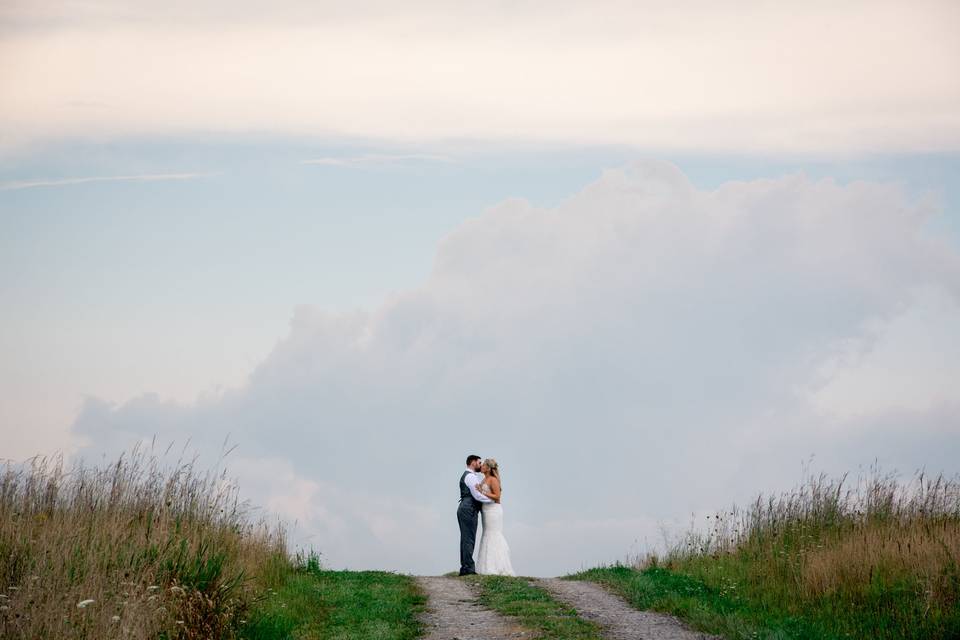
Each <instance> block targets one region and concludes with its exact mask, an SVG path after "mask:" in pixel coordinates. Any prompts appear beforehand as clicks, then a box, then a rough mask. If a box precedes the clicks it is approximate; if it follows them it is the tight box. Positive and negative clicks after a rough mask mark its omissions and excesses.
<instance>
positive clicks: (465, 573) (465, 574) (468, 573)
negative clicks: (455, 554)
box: [460, 570, 477, 577]
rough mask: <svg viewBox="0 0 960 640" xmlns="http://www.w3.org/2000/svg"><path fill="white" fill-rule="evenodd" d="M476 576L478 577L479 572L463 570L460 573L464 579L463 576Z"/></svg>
mask: <svg viewBox="0 0 960 640" xmlns="http://www.w3.org/2000/svg"><path fill="white" fill-rule="evenodd" d="M475 575H477V572H476V571H463V570H461V571H460V576H461V577H463V576H475Z"/></svg>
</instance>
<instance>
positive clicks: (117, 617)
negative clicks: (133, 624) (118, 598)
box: [110, 616, 120, 622]
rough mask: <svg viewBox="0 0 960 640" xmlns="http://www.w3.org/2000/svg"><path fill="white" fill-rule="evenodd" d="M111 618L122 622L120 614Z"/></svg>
mask: <svg viewBox="0 0 960 640" xmlns="http://www.w3.org/2000/svg"><path fill="white" fill-rule="evenodd" d="M110 619H111V620H113V621H114V622H120V616H113V617H112V618H110Z"/></svg>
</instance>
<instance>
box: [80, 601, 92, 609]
mask: <svg viewBox="0 0 960 640" xmlns="http://www.w3.org/2000/svg"><path fill="white" fill-rule="evenodd" d="M94 602H96V601H95V600H81V601H80V602H78V603H77V609H86V608H87V605H91V604H93V603H94Z"/></svg>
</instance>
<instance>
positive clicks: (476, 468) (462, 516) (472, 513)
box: [457, 456, 493, 576]
mask: <svg viewBox="0 0 960 640" xmlns="http://www.w3.org/2000/svg"><path fill="white" fill-rule="evenodd" d="M480 466H481V464H480V456H467V470H466V471H464V472H463V475H462V476H460V506H459V507H458V508H457V522H459V523H460V575H462V576H467V575H471V574H476V573H477V569H476V567H475V566H474V564H473V547H474V546H475V545H476V542H477V514H478V513H480V507H481V504H482V503H484V502H493V500H491V499H490V498H488V497H487V496H485V495H483V494H482V493H480V491H479V490H478V489H477V485H478V484H479V483H480V481H481V480H482V479H483V476H482V475H481V474H480Z"/></svg>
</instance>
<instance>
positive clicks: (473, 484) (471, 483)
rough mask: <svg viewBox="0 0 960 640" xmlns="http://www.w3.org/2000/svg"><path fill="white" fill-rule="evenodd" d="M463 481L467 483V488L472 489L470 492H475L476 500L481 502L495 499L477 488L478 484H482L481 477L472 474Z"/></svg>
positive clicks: (474, 497)
mask: <svg viewBox="0 0 960 640" xmlns="http://www.w3.org/2000/svg"><path fill="white" fill-rule="evenodd" d="M463 481H464V482H465V483H466V485H467V488H468V489H470V493H471V494H473V499H474V500H479V501H480V502H493V500H491V499H490V498H488V497H487V496H485V495H483V494H482V493H480V490H479V489H477V485H478V484H480V478H478V477H477V476H475V475H472V474H471V475H468V476H467V477H466V478H464V479H463Z"/></svg>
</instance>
